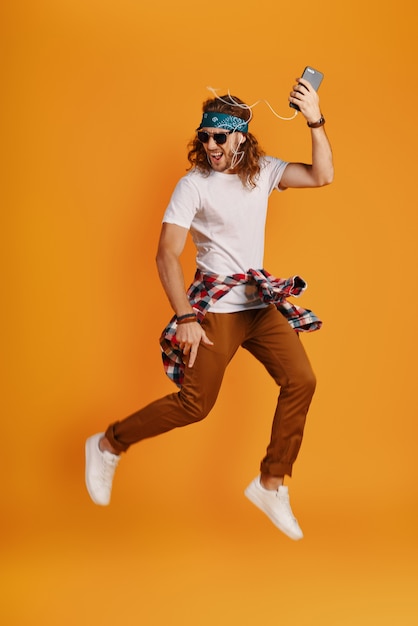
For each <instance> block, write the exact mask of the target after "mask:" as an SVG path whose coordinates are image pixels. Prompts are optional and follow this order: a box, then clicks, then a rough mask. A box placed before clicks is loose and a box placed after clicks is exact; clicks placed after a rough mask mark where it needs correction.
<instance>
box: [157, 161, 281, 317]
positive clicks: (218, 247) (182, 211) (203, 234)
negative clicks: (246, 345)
mask: <svg viewBox="0 0 418 626" xmlns="http://www.w3.org/2000/svg"><path fill="white" fill-rule="evenodd" d="M286 166H287V163H286V162H285V161H281V160H280V159H275V158H273V157H264V158H263V159H262V163H261V169H260V174H259V177H258V179H257V185H256V187H254V188H249V187H244V185H243V184H242V182H241V180H240V179H239V177H238V176H237V175H236V174H225V173H222V172H215V171H213V170H211V172H210V173H209V175H208V176H205V175H204V174H202V173H201V172H200V171H199V170H197V169H194V170H191V171H190V172H189V173H188V174H187V175H186V176H183V178H181V179H180V180H179V182H178V183H177V185H176V188H175V189H174V192H173V195H172V196H171V199H170V203H169V205H168V207H167V209H166V211H165V214H164V217H163V222H167V223H169V224H177V225H178V226H182V227H183V228H187V229H190V233H191V235H192V238H193V242H194V244H195V246H196V249H197V257H196V262H197V267H198V268H199V269H201V270H202V271H203V272H211V273H215V274H220V275H223V276H224V275H231V274H237V273H246V272H247V271H248V270H249V269H250V268H253V269H261V268H262V267H263V258H264V231H265V223H266V216H267V205H268V198H269V196H270V194H271V193H272V191H273V189H276V188H277V186H278V184H279V182H280V180H281V177H282V175H283V172H284V170H285V168H286ZM263 306H266V305H264V304H262V303H261V302H260V300H259V298H258V296H257V293H256V288H255V287H253V286H249V285H239V286H236V287H234V288H233V289H231V291H230V292H229V293H228V294H226V295H225V296H223V297H222V298H221V299H220V300H219V301H218V302H216V303H215V304H214V305H213V306H212V307H211V311H213V312H216V313H221V312H222V313H230V312H234V311H241V310H244V309H248V308H259V307H263Z"/></svg>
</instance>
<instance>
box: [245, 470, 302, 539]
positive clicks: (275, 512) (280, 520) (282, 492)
mask: <svg viewBox="0 0 418 626" xmlns="http://www.w3.org/2000/svg"><path fill="white" fill-rule="evenodd" d="M244 493H245V495H246V496H247V498H248V499H249V500H251V502H252V503H253V504H255V506H257V507H258V508H259V509H260V510H261V511H263V513H265V514H266V515H267V517H269V518H270V520H271V521H272V522H273V524H274V525H275V526H277V528H278V529H279V530H281V531H282V533H284V534H285V535H287V536H288V537H290V538H291V539H294V540H295V541H296V540H298V539H302V537H303V532H302V531H301V529H300V527H299V524H298V522H297V519H296V518H295V516H294V515H293V513H292V509H291V508H290V502H289V492H288V488H287V487H285V486H284V485H281V486H280V487H279V488H278V489H277V490H276V491H270V490H269V489H265V488H264V487H263V486H262V484H261V482H260V476H257V478H254V480H253V481H252V482H251V483H250V484H249V485H248V487H247V489H246V490H245V492H244Z"/></svg>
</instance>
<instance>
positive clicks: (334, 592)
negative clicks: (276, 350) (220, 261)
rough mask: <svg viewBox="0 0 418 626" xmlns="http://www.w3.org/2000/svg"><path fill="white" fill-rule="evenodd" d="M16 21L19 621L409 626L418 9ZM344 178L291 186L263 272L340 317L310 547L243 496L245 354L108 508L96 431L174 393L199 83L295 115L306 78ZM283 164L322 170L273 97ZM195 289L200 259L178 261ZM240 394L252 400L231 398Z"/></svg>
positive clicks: (247, 404)
mask: <svg viewBox="0 0 418 626" xmlns="http://www.w3.org/2000/svg"><path fill="white" fill-rule="evenodd" d="M8 4H9V6H8V7H7V8H5V9H3V13H4V16H3V18H2V28H3V34H2V40H3V54H2V65H3V68H4V70H3V78H2V91H3V96H2V101H3V102H2V108H3V113H2V122H3V123H4V133H3V136H4V139H3V141H2V144H3V146H2V147H3V153H4V163H3V166H2V174H3V177H4V183H3V184H2V190H3V195H4V198H5V199H4V201H3V203H2V204H3V206H2V221H3V222H4V225H2V235H3V242H2V246H1V253H2V257H3V259H2V270H3V278H2V293H3V305H2V317H3V321H2V330H3V333H4V337H3V340H2V352H3V355H4V372H3V375H2V380H3V383H4V390H3V393H2V396H3V408H2V478H3V480H2V494H1V508H2V510H1V525H2V532H1V537H2V539H3V541H4V545H3V547H2V569H1V571H2V581H1V585H0V586H1V590H2V592H1V593H2V594H4V599H3V600H2V602H1V603H0V606H1V608H0V615H2V619H3V621H4V623H7V624H10V625H26V624H28V625H32V624H40V625H42V626H56V625H57V624H59V625H60V626H64V625H65V626H67V625H68V626H70V625H71V626H74V625H75V624H77V625H80V626H84V625H87V624H103V625H104V626H107V625H111V624H114V623H115V622H116V620H121V622H122V623H125V624H128V625H136V624H145V625H146V626H156V625H158V626H159V625H162V624H165V625H167V626H173V625H177V624H178V625H181V626H189V625H190V626H192V625H193V626H230V625H234V626H235V625H243V626H253V625H254V624H261V623H266V622H271V623H277V624H281V623H293V624H296V625H297V626H312V625H317V624H318V625H321V626H343V625H344V626H346V625H347V626H351V625H353V624H356V625H360V624H361V625H363V624H367V625H368V626H370V625H371V624H379V626H380V625H383V624H388V625H390V626H393V624H403V625H404V624H405V625H409V624H416V621H417V619H418V608H417V603H416V588H417V582H418V581H417V575H416V559H417V539H416V528H417V521H418V520H417V512H418V504H417V495H418V492H417V469H416V468H417V464H416V457H417V455H416V440H417V434H418V426H417V420H416V418H417V400H416V365H415V358H416V348H417V345H416V343H417V342H416V329H415V317H416V304H417V296H416V288H415V284H414V283H415V280H414V279H415V271H416V265H417V263H416V230H417V218H416V205H417V200H416V190H415V184H416V144H417V121H416V113H415V108H416V101H417V95H418V88H417V80H416V60H417V53H416V32H415V30H416V28H415V26H416V15H415V10H414V9H413V8H412V6H411V4H410V3H406V2H394V0H392V1H386V2H385V1H383V2H377V1H376V0H372V1H370V2H360V1H359V0H352V1H351V2H350V3H347V4H346V5H344V4H343V5H341V4H338V3H335V2H331V0H324V2H322V3H320V4H319V5H315V4H313V3H312V2H308V1H307V0H299V2H288V3H278V2H277V1H276V0H260V1H259V2H257V3H252V2H249V1H248V0H242V1H241V2H239V3H235V4H233V5H228V4H226V3H219V2H218V3H210V2H206V3H201V2H196V0H193V1H192V0H178V2H169V1H168V0H160V2H158V3H149V4H148V5H147V6H145V7H144V6H143V3H142V2H140V1H139V0H136V1H135V0H119V1H118V2H110V1H109V0H101V1H100V2H99V1H98V0H56V1H55V2H54V1H52V0H49V1H48V0H37V1H36V2H30V1H29V0H14V1H13V2H10V3H8ZM307 64H311V65H313V66H314V67H317V68H318V69H320V70H322V71H323V72H324V74H325V80H324V83H323V85H322V86H321V89H320V96H321V102H322V110H323V113H324V115H325V117H326V119H327V132H328V135H329V137H330V139H331V141H332V145H333V150H334V154H335V165H336V178H335V182H334V184H333V185H332V186H331V187H328V188H325V189H320V190H310V191H305V190H303V191H288V192H287V193H286V194H281V195H280V196H279V194H276V196H275V197H273V198H272V201H271V211H270V215H269V220H268V235H267V252H266V264H265V265H266V267H267V268H268V269H270V271H272V272H273V273H275V274H279V275H283V276H286V275H290V274H294V273H299V274H301V275H302V276H303V277H304V278H306V279H307V281H308V283H309V289H308V292H307V294H306V295H304V296H303V299H302V300H301V301H300V303H301V304H303V305H306V306H308V307H309V308H313V309H314V310H315V311H316V312H317V313H318V314H319V315H320V316H321V317H322V318H323V320H324V327H323V330H321V332H319V333H315V334H312V335H309V336H306V337H304V343H305V346H306V348H307V350H308V352H309V355H310V357H311V359H312V362H313V365H314V368H315V370H316V373H317V376H318V379H319V386H318V391H317V394H316V397H315V400H314V403H313V406H312V410H311V412H310V416H309V422H308V426H307V430H306V438H305V441H304V445H303V448H302V452H301V455H300V458H299V460H298V462H297V465H296V466H295V473H294V477H293V479H292V480H291V481H289V484H290V486H291V492H292V502H293V506H294V509H295V512H296V513H297V515H298V517H299V519H300V522H301V525H302V527H303V529H304V531H305V539H304V540H303V541H302V542H300V543H298V544H294V543H293V542H290V540H288V539H287V538H285V537H284V536H282V535H281V534H280V533H279V532H278V531H276V530H275V529H274V527H273V526H272V525H271V524H269V522H268V521H267V520H266V519H264V518H263V516H262V515H261V513H259V512H258V511H257V510H255V509H254V507H252V505H250V504H249V503H248V502H247V501H246V500H245V499H244V496H243V494H242V492H243V489H244V488H245V486H246V485H247V483H248V482H249V481H250V480H251V479H252V478H253V476H254V475H255V474H256V472H257V471H258V463H259V459H260V457H261V456H262V455H263V453H264V448H265V445H266V443H267V439H268V434H269V428H270V418H271V413H272V409H273V406H274V403H275V400H274V395H275V389H274V386H273V384H272V383H271V382H270V381H269V380H268V379H267V378H266V376H265V374H264V372H263V370H262V368H261V367H260V366H259V365H258V364H257V363H255V362H253V361H252V360H251V359H250V357H248V356H247V355H246V354H244V353H240V354H239V355H238V356H237V357H236V360H235V361H234V362H233V364H232V365H231V367H230V370H229V371H228V373H227V376H226V380H225V385H224V387H223V389H222V392H221V395H220V398H219V402H218V404H217V406H216V408H215V409H214V411H213V412H212V414H211V416H210V417H209V418H208V419H207V420H206V421H205V422H204V423H201V424H199V425H197V426H193V427H190V428H188V429H185V430H182V431H176V432H172V433H170V434H167V435H164V436H163V437H161V438H159V439H155V440H151V441H147V442H144V443H143V444H140V445H139V446H138V447H136V448H135V449H133V450H132V451H131V452H130V453H129V454H128V455H126V456H125V457H124V459H123V463H122V464H121V467H120V469H119V470H118V474H117V477H116V480H115V490H114V496H113V501H112V505H111V506H110V507H109V508H108V509H102V508H98V507H95V506H94V505H93V504H92V503H91V502H90V501H89V499H88V496H87V494H86V492H85V489H84V482H83V472H84V467H83V448H84V440H85V438H86V437H87V436H89V435H90V434H91V433H93V432H96V431H98V430H101V429H104V428H105V427H106V425H107V424H108V422H109V421H111V420H114V419H118V418H121V417H123V416H125V415H127V414H129V413H131V412H133V411H134V410H136V409H137V408H139V407H140V406H142V405H143V404H144V403H146V402H148V401H150V400H153V399H155V398H156V397H159V396H160V395H163V394H165V393H167V392H168V391H173V390H174V387H173V386H172V384H171V383H170V382H169V381H168V380H166V379H165V377H164V374H163V371H162V367H161V363H160V354H159V347H158V336H159V332H160V330H161V328H162V327H163V326H164V324H165V322H166V320H167V318H168V317H169V316H170V310H169V307H168V304H167V302H166V299H165V296H164V294H163V292H162V289H161V287H160V286H159V283H158V279H157V274H156V269H155V264H154V255H155V249H156V243H157V237H158V232H159V228H160V222H161V217H162V213H163V211H164V208H165V206H166V204H167V201H168V199H169V197H170V194H171V191H172V189H173V186H174V184H175V183H176V181H177V179H178V178H179V177H180V176H181V175H182V174H183V173H184V171H185V168H186V166H187V162H186V149H185V146H186V144H187V142H188V140H189V139H190V137H191V136H192V133H193V129H194V128H195V127H196V125H197V123H198V121H199V119H200V106H201V102H202V101H203V100H204V99H205V98H206V97H207V96H208V95H209V92H208V91H207V90H206V87H207V86H208V85H209V86H212V87H216V88H219V89H220V90H221V91H224V92H225V91H227V90H228V89H230V90H231V92H232V93H234V94H237V95H239V96H240V97H242V98H244V99H245V100H247V101H248V102H251V103H252V102H254V101H256V100H258V99H260V98H266V99H267V100H269V102H270V103H271V104H272V105H273V106H274V107H275V109H276V110H277V111H278V112H279V113H281V114H282V115H288V114H289V109H288V106H287V96H288V92H289V90H290V88H291V86H292V85H293V83H294V79H295V78H296V77H297V76H298V75H299V74H300V72H301V71H302V69H303V68H304V66H305V65H307ZM252 130H253V132H254V133H255V134H256V135H257V136H258V137H259V139H260V142H261V143H262V145H263V146H264V148H265V149H266V150H267V152H269V153H272V154H274V155H277V156H280V157H282V158H283V159H287V160H293V159H297V160H307V159H309V158H310V154H309V133H308V131H307V129H306V125H305V123H304V121H303V119H302V117H301V116H299V117H298V118H296V120H294V121H292V122H281V121H279V120H277V119H276V118H274V117H273V116H272V115H271V113H270V112H269V111H268V109H267V108H266V107H265V106H264V105H259V106H258V107H257V108H256V109H255V119H254V122H253V126H252ZM185 262H186V264H187V265H188V270H187V272H186V274H187V278H188V279H189V278H191V276H192V273H193V252H192V250H191V248H190V247H189V248H188V250H187V252H186V254H185ZM237 387H239V388H240V389H241V393H240V395H239V396H237V393H236V389H237Z"/></svg>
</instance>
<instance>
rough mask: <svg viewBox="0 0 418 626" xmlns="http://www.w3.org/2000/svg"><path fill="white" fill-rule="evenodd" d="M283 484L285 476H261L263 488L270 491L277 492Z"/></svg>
mask: <svg viewBox="0 0 418 626" xmlns="http://www.w3.org/2000/svg"><path fill="white" fill-rule="evenodd" d="M283 482H284V476H271V475H270V474H261V476H260V483H261V486H262V487H264V489H267V490H268V491H277V489H278V488H279V487H281V485H283Z"/></svg>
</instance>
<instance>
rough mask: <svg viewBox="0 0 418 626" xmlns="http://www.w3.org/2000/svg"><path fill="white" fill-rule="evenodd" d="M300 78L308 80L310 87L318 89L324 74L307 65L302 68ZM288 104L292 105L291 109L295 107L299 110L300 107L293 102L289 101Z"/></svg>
mask: <svg viewBox="0 0 418 626" xmlns="http://www.w3.org/2000/svg"><path fill="white" fill-rule="evenodd" d="M302 78H304V79H305V80H307V81H308V82H310V83H311V85H312V87H313V88H314V89H315V91H318V89H319V85H320V84H321V83H322V79H323V78H324V75H323V74H322V72H319V71H318V70H314V68H313V67H310V66H309V65H308V66H307V67H305V69H304V70H303V74H302ZM289 106H290V107H292V109H296V110H297V111H300V108H299V107H298V105H297V104H293V102H289Z"/></svg>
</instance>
